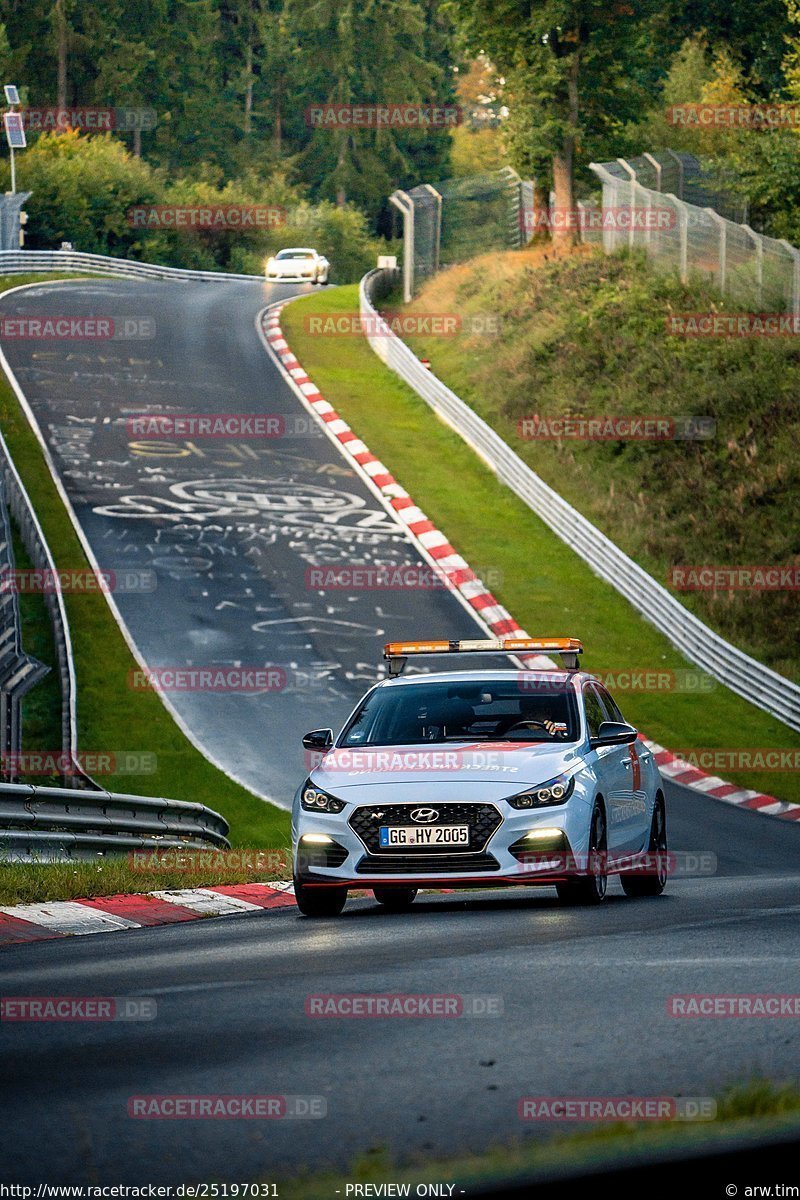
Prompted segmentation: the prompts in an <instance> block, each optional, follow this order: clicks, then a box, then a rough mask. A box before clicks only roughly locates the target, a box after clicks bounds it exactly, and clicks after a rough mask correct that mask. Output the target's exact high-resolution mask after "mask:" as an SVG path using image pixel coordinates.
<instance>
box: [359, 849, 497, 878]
mask: <svg viewBox="0 0 800 1200" xmlns="http://www.w3.org/2000/svg"><path fill="white" fill-rule="evenodd" d="M499 869H500V864H499V862H498V861H497V859H496V858H495V857H494V855H493V854H440V855H439V856H438V857H437V858H430V857H428V859H427V860H424V859H422V858H421V857H420V858H416V857H414V858H410V857H409V855H407V854H365V855H364V857H363V858H362V859H361V861H360V862H359V864H358V866H357V867H356V875H450V874H452V873H454V872H456V871H463V872H468V873H469V874H480V873H481V872H483V871H498V870H499Z"/></svg>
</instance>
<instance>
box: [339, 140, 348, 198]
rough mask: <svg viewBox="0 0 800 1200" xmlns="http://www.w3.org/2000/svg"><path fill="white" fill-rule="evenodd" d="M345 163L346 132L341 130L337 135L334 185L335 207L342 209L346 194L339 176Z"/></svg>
mask: <svg viewBox="0 0 800 1200" xmlns="http://www.w3.org/2000/svg"><path fill="white" fill-rule="evenodd" d="M346 162H347V131H346V130H342V132H341V133H340V134H339V153H338V155H337V158H336V173H337V175H338V176H339V183H338V184H337V185H336V207H337V208H344V206H345V204H346V203H347V193H346V192H345V190H344V185H343V183H342V182H341V174H342V171H343V170H344V165H345V163H346Z"/></svg>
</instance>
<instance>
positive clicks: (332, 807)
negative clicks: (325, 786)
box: [300, 780, 344, 813]
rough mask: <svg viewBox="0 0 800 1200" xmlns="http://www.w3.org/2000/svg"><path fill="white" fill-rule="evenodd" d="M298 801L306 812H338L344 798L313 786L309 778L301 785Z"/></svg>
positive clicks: (341, 807)
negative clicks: (337, 797)
mask: <svg viewBox="0 0 800 1200" xmlns="http://www.w3.org/2000/svg"><path fill="white" fill-rule="evenodd" d="M300 803H301V804H302V806H303V808H305V809H306V810H307V811H308V812H327V813H340V812H341V811H342V809H343V808H344V800H337V799H336V797H335V796H329V795H328V793H327V792H323V791H322V789H321V788H318V787H315V786H314V784H313V783H312V782H311V780H308V781H307V782H306V783H305V784H304V785H303V791H302V792H301V794H300Z"/></svg>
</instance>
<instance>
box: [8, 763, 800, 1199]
mask: <svg viewBox="0 0 800 1200" xmlns="http://www.w3.org/2000/svg"><path fill="white" fill-rule="evenodd" d="M667 794H668V801H669V820H670V826H671V841H672V845H673V847H674V848H682V849H687V850H698V849H702V850H710V851H712V852H714V853H715V854H716V855H717V856H718V870H717V873H716V875H714V876H713V877H711V878H704V879H687V880H675V881H672V882H671V883H670V885H669V886H668V889H667V891H666V893H665V894H664V896H663V897H661V898H659V899H657V900H628V899H625V898H624V897H623V896H622V893H621V890H620V889H619V887H618V885H617V884H616V883H615V884H614V885H612V887H611V888H610V895H609V898H608V900H607V901H606V904H605V905H604V906H601V907H600V908H599V909H592V910H587V909H563V908H561V907H560V906H559V905H558V903H557V901H556V898H555V893H554V892H550V891H549V890H544V889H543V890H541V891H530V892H526V891H522V890H519V889H517V890H501V891H495V892H482V893H468V894H466V895H463V896H461V897H458V896H452V895H437V896H430V897H421V898H420V899H418V900H417V902H416V904H415V905H414V908H413V909H412V911H411V913H410V914H405V915H398V916H392V915H387V914H385V913H383V911H382V910H381V909H379V908H378V906H377V905H376V904H374V903H373V902H372V900H371V898H370V899H353V900H350V901H349V902H348V906H347V908H346V909H345V912H344V914H343V916H342V917H340V918H339V919H338V920H337V919H333V920H308V919H305V918H303V917H300V916H298V915H296V914H295V911H294V910H293V909H285V910H282V911H279V912H273V913H265V914H263V915H262V914H254V915H251V914H244V915H243V916H241V917H238V916H237V917H230V918H226V919H224V920H216V921H209V922H192V923H191V924H190V925H188V926H186V925H173V926H169V927H164V928H157V929H137V930H131V931H130V932H125V933H118V934H117V933H115V934H97V935H93V936H92V937H86V938H76V939H70V940H64V941H61V942H58V941H56V942H47V943H44V944H41V945H29V946H21V947H12V948H10V949H8V950H5V951H4V952H3V954H2V958H0V970H2V991H3V995H4V996H13V995H16V996H43V995H103V996H131V995H133V996H139V997H145V996H147V997H152V998H154V999H155V1000H156V1002H157V1006H158V1010H157V1016H156V1019H154V1020H152V1021H148V1022H140V1023H136V1024H126V1023H124V1022H107V1023H100V1024H97V1023H94V1024H88V1023H87V1024H80V1025H75V1024H61V1025H59V1024H43V1023H25V1024H23V1023H15V1024H9V1023H6V1022H4V1023H3V1024H1V1025H0V1052H1V1054H2V1074H1V1075H0V1078H2V1081H3V1084H2V1087H3V1089H4V1090H5V1091H6V1093H7V1094H6V1097H5V1099H4V1102H3V1104H2V1111H3V1153H2V1156H0V1158H1V1160H2V1165H1V1166H0V1179H6V1180H16V1181H19V1180H31V1179H34V1180H42V1181H44V1182H47V1181H53V1182H58V1183H62V1184H63V1183H70V1182H73V1183H77V1182H86V1181H90V1180H99V1181H102V1182H104V1183H107V1182H115V1181H120V1182H127V1183H132V1182H160V1183H181V1182H187V1181H191V1180H208V1179H212V1178H219V1179H221V1180H231V1179H234V1178H236V1179H238V1180H241V1181H245V1180H254V1179H269V1178H270V1177H271V1175H273V1174H278V1175H286V1174H288V1173H294V1172H296V1171H299V1170H301V1169H302V1168H303V1167H304V1166H305V1167H311V1168H314V1167H320V1166H322V1165H323V1164H327V1163H336V1164H338V1165H340V1166H341V1167H346V1166H347V1165H348V1163H350V1162H351V1161H352V1160H353V1158H354V1157H356V1156H357V1155H361V1154H363V1153H364V1152H366V1151H368V1150H370V1149H378V1148H386V1149H387V1150H388V1152H389V1153H390V1154H391V1155H393V1156H397V1157H398V1158H403V1157H404V1156H407V1155H413V1154H417V1155H419V1154H423V1155H426V1156H427V1155H434V1154H436V1155H454V1154H457V1153H458V1152H459V1151H461V1150H464V1149H466V1148H469V1149H472V1150H480V1149H481V1148H483V1147H485V1146H487V1145H489V1144H491V1143H493V1142H498V1141H504V1140H507V1139H510V1138H512V1137H543V1136H547V1135H548V1134H550V1133H552V1127H551V1126H548V1125H547V1124H546V1123H545V1124H540V1123H536V1124H534V1123H523V1122H521V1121H520V1120H519V1119H518V1117H517V1105H518V1101H519V1099H520V1098H521V1097H523V1096H565V1095H567V1096H607V1095H626V1096H654V1095H655V1096H673V1095H674V1096H692V1097H703V1096H708V1095H711V1094H713V1093H715V1092H717V1091H718V1090H719V1089H720V1088H721V1087H723V1086H724V1085H725V1084H727V1083H730V1082H732V1081H737V1080H742V1079H746V1078H747V1077H748V1075H749V1074H750V1073H751V1072H755V1071H757V1072H760V1073H763V1074H766V1075H769V1076H771V1077H773V1078H775V1079H788V1078H791V1077H792V1076H795V1077H796V1076H797V1074H798V1071H800V1042H798V1038H797V1035H796V1031H795V1027H794V1026H795V1022H794V1021H791V1020H780V1019H762V1018H735V1019H699V1020H698V1019H693V1020H689V1019H679V1018H675V1017H672V1016H668V1015H667V1011H666V1003H667V998H668V997H669V996H671V995H675V994H680V995H683V994H687V993H725V994H730V993H737V994H739V993H763V992H770V993H787V992H796V991H797V987H796V980H797V977H798V963H800V953H799V952H798V940H797V928H798V919H800V891H799V890H798V882H800V870H799V869H798V864H799V863H800V828H798V826H797V825H796V824H794V823H788V822H781V821H777V820H775V819H773V818H770V817H765V816H759V815H758V814H756V813H752V812H742V811H739V810H737V809H735V808H733V807H732V806H729V805H726V804H722V803H720V802H719V801H715V800H710V799H708V798H705V797H702V796H699V795H697V794H695V793H690V792H687V791H685V790H683V789H679V788H676V787H674V786H672V785H668V787H667ZM337 992H344V993H354V992H362V993H363V992H380V993H389V992H391V993H394V992H401V993H434V994H443V993H444V994H448V995H452V994H453V993H457V994H461V995H467V996H476V995H478V996H493V997H499V998H500V1000H501V1001H502V1009H503V1013H502V1015H501V1016H496V1017H485V1018H478V1017H474V1018H455V1019H433V1018H430V1019H400V1018H384V1019H360V1020H352V1019H319V1018H315V1017H309V1016H306V1015H305V1002H306V998H307V997H308V996H309V995H312V994H318V993H326V994H330V993H337ZM465 1026H466V1028H465ZM12 1092H13V1099H12V1096H11V1093H12ZM219 1093H224V1094H237V1095H238V1094H247V1095H251V1094H259V1095H276V1094H279V1095H292V1096H294V1095H303V1096H321V1097H323V1098H324V1099H325V1101H326V1104H327V1116H326V1117H325V1118H322V1119H296V1120H274V1121H243V1120H219V1121H200V1120H180V1121H176V1120H147V1121H146V1120H135V1119H132V1118H129V1117H128V1116H127V1104H128V1100H129V1098H130V1097H133V1096H143V1095H148V1096H150V1095H175V1094H190V1095H198V1094H202V1095H209V1094H219ZM388 1175H389V1178H391V1172H389V1173H388ZM422 1177H424V1178H425V1179H426V1180H427V1179H429V1178H431V1177H432V1173H431V1171H430V1170H425V1171H423V1172H422Z"/></svg>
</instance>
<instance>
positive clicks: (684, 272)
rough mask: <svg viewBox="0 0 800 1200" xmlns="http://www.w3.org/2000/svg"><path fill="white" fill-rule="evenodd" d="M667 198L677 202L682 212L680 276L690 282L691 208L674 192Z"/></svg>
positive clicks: (680, 212)
mask: <svg viewBox="0 0 800 1200" xmlns="http://www.w3.org/2000/svg"><path fill="white" fill-rule="evenodd" d="M667 198H668V199H669V200H673V201H674V202H675V204H676V205H677V208H678V212H679V214H680V232H681V245H680V267H679V270H680V276H681V283H688V282H689V210H688V207H687V205H685V204H684V202H683V201H682V200H680V199H679V198H678V197H677V196H676V195H674V194H673V193H672V192H667Z"/></svg>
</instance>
